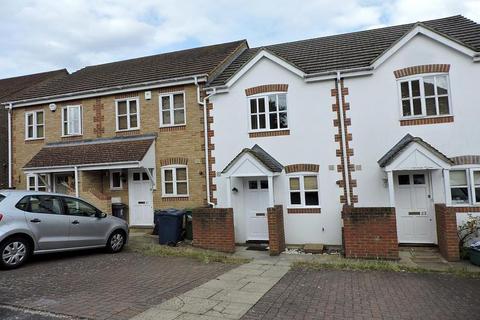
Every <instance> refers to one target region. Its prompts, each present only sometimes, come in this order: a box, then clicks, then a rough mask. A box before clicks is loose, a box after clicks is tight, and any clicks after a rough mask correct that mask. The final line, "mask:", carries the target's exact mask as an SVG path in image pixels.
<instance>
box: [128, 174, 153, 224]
mask: <svg viewBox="0 0 480 320" xmlns="http://www.w3.org/2000/svg"><path fill="white" fill-rule="evenodd" d="M128 199H129V201H128V202H129V212H130V214H129V216H130V225H132V226H153V193H152V184H151V182H150V179H149V178H148V175H147V174H146V173H145V172H144V171H143V170H129V172H128Z"/></svg>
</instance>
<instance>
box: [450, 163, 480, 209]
mask: <svg viewBox="0 0 480 320" xmlns="http://www.w3.org/2000/svg"><path fill="white" fill-rule="evenodd" d="M450 193H451V195H452V204H456V205H461V204H466V205H468V204H479V203H480V168H471V169H462V170H451V171H450Z"/></svg>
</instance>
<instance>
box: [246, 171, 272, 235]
mask: <svg viewBox="0 0 480 320" xmlns="http://www.w3.org/2000/svg"><path fill="white" fill-rule="evenodd" d="M244 180H245V182H244V190H245V198H244V200H245V213H246V219H247V240H268V222H267V208H268V187H269V186H268V180H267V178H245V179H244Z"/></svg>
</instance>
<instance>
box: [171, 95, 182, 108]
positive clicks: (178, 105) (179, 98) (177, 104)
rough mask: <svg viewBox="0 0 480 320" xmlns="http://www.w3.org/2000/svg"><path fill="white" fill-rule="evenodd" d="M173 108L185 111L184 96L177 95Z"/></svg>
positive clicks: (174, 97) (174, 98)
mask: <svg viewBox="0 0 480 320" xmlns="http://www.w3.org/2000/svg"><path fill="white" fill-rule="evenodd" d="M173 107H174V108H175V109H180V108H181V109H183V107H184V104H183V94H176V95H174V96H173Z"/></svg>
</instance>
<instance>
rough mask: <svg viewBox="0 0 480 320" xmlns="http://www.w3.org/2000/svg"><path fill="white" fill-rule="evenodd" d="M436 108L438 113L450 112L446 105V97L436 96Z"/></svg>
mask: <svg viewBox="0 0 480 320" xmlns="http://www.w3.org/2000/svg"><path fill="white" fill-rule="evenodd" d="M438 109H439V111H440V114H450V108H449V107H448V97H439V98H438Z"/></svg>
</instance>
